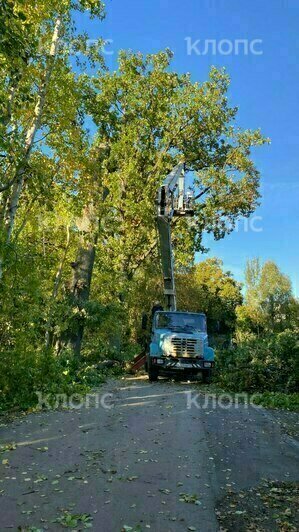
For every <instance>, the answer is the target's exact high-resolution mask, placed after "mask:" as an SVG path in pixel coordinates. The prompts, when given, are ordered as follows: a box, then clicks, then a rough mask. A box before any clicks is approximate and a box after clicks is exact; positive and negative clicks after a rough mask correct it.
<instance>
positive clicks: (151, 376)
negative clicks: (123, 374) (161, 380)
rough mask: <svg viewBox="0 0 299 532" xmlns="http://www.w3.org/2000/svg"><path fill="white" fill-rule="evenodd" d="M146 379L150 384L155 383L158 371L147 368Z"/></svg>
mask: <svg viewBox="0 0 299 532" xmlns="http://www.w3.org/2000/svg"><path fill="white" fill-rule="evenodd" d="M148 378H149V380H150V381H151V382H155V381H157V380H158V370H157V369H156V368H151V366H149V368H148Z"/></svg>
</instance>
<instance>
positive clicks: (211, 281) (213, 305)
mask: <svg viewBox="0 0 299 532" xmlns="http://www.w3.org/2000/svg"><path fill="white" fill-rule="evenodd" d="M177 292H178V294H177V295H178V306H179V308H180V309H182V310H188V311H193V312H204V313H205V314H206V315H207V318H208V329H209V332H228V331H230V332H232V331H233V330H234V327H235V322H236V307H237V306H238V305H240V304H241V303H242V294H241V285H240V284H239V283H237V282H236V281H235V279H233V277H232V276H231V274H230V272H224V271H223V263H222V261H221V260H219V259H216V258H213V259H207V260H205V261H202V262H200V263H198V264H196V265H195V266H193V267H192V268H191V269H190V270H189V271H187V272H186V273H181V274H179V275H178V279H177Z"/></svg>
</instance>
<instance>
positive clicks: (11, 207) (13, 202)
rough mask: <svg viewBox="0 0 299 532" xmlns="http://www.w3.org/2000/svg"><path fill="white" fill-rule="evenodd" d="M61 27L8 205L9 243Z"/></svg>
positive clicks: (55, 36) (55, 33)
mask: <svg viewBox="0 0 299 532" xmlns="http://www.w3.org/2000/svg"><path fill="white" fill-rule="evenodd" d="M60 27H61V18H60V17H59V18H57V19H56V22H55V26H54V31H53V35H52V41H51V47H50V51H49V56H48V61H47V65H46V69H45V72H44V76H43V80H42V83H41V86H40V88H39V92H38V97H37V102H36V105H35V109H34V118H33V121H32V124H31V126H30V128H29V129H28V131H27V133H26V138H25V146H24V157H23V159H22V162H21V164H20V165H19V166H18V168H17V170H16V173H15V176H14V180H13V181H14V183H13V187H12V191H11V195H10V198H9V200H8V203H7V208H6V213H5V222H4V223H5V233H6V240H7V242H9V241H10V239H11V235H12V231H13V228H14V223H15V217H16V212H17V209H18V205H19V199H20V195H21V192H22V188H23V184H24V174H25V171H26V165H27V163H28V160H29V157H30V154H31V151H32V147H33V143H34V140H35V136H36V133H37V131H38V129H39V127H40V124H41V119H42V114H43V110H44V104H45V98H46V93H47V87H48V84H49V81H50V78H51V74H52V71H53V67H54V62H55V57H56V54H57V49H58V44H59V33H60Z"/></svg>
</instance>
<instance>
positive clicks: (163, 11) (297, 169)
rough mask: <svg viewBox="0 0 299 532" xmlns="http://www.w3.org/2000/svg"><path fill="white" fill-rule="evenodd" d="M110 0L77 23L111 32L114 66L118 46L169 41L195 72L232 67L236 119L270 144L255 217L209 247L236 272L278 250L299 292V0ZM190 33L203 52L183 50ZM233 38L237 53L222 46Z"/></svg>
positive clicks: (260, 161)
mask: <svg viewBox="0 0 299 532" xmlns="http://www.w3.org/2000/svg"><path fill="white" fill-rule="evenodd" d="M106 5H107V17H106V19H105V21H104V22H102V23H99V22H98V21H94V22H87V19H86V18H85V17H82V15H81V16H80V17H77V27H78V30H82V29H84V30H86V31H88V33H89V35H90V37H91V38H97V37H99V36H103V37H104V38H105V39H111V40H112V42H111V44H110V45H109V48H107V49H108V50H109V51H110V52H111V55H107V56H106V61H107V64H108V65H109V66H110V67H111V68H112V69H115V68H116V60H117V52H118V50H120V49H128V48H129V49H132V50H133V51H141V52H143V53H153V52H157V51H158V50H161V49H164V48H166V47H169V48H170V49H171V50H173V52H174V53H175V56H174V60H173V67H172V68H173V69H175V70H177V71H179V72H190V73H191V75H192V78H193V79H194V80H198V81H204V80H205V79H206V78H207V75H208V72H209V69H210V66H211V65H216V66H224V67H226V68H227V71H228V73H229V74H230V76H231V87H230V99H231V103H232V104H234V105H237V106H238V107H239V115H238V123H239V125H240V126H242V127H245V128H258V127H260V128H261V129H262V131H263V133H264V134H265V135H266V136H269V137H270V138H271V145H270V146H266V147H263V148H260V149H258V150H256V151H255V152H254V154H253V158H254V161H255V162H256V164H257V166H258V168H259V170H260V172H261V174H262V180H261V193H262V198H261V206H260V207H259V209H258V210H257V211H256V213H255V215H254V216H258V218H256V219H255V221H253V225H252V224H249V226H248V227H246V225H245V227H244V225H243V224H242V223H240V225H239V230H238V231H236V232H234V233H233V234H231V235H229V236H227V237H226V238H225V239H224V240H222V241H219V242H215V241H213V240H212V239H211V238H207V239H206V242H205V243H206V244H207V246H208V247H210V250H211V251H210V253H209V256H217V257H220V258H221V259H222V260H223V262H224V266H225V268H227V269H229V270H230V271H232V273H233V274H234V275H235V277H236V278H237V279H238V280H242V279H243V272H244V267H245V264H246V260H247V259H248V258H252V257H255V256H258V257H260V258H261V259H262V260H267V259H271V260H274V261H275V262H277V264H278V265H279V267H280V268H281V269H282V271H284V272H285V273H286V274H288V275H289V276H290V278H291V280H292V283H293V287H294V290H295V293H296V294H297V296H299V273H298V259H299V245H298V241H299V179H298V173H299V150H298V145H299V130H298V128H299V125H298V123H299V95H298V92H299V91H298V85H299V39H298V28H299V2H298V0H268V1H263V0H250V2H248V0H185V1H184V2H182V0H126V1H124V0H107V2H106ZM186 38H189V39H190V41H189V42H191V43H192V44H194V43H195V42H196V41H197V40H198V39H199V40H200V42H199V43H198V45H197V47H196V48H197V50H198V51H199V52H200V54H199V55H198V53H196V48H193V51H192V53H191V54H189V55H188V54H187V44H188V43H187V40H186ZM208 40H214V41H215V46H216V54H214V53H213V50H212V47H211V45H209V51H208V52H207V53H204V51H205V44H204V43H205V41H208ZM223 40H225V41H229V42H226V43H224V42H223ZM237 40H246V41H247V43H248V47H249V48H248V53H247V54H246V53H244V45H240V48H239V54H236V53H234V52H235V49H236V46H235V43H236V41H237ZM255 40H257V41H256V42H255V43H254V41H255ZM230 43H231V44H230ZM229 47H232V48H233V53H230V54H228V55H227V54H226V55H224V54H222V53H220V52H221V50H222V51H224V52H226V51H227V50H228V48H229ZM219 50H220V52H219ZM255 51H257V52H259V53H258V54H256V53H253V52H255ZM261 52H262V53H261ZM252 226H253V227H254V226H256V227H257V228H258V230H259V231H253V230H252ZM260 229H262V230H260ZM202 258H203V257H202V256H199V257H198V260H202Z"/></svg>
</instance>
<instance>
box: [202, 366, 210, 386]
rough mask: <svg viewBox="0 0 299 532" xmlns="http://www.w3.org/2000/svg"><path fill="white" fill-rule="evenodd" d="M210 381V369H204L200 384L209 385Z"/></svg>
mask: <svg viewBox="0 0 299 532" xmlns="http://www.w3.org/2000/svg"><path fill="white" fill-rule="evenodd" d="M211 380H212V372H211V370H210V369H204V370H203V372H202V382H204V383H205V384H210V382H211Z"/></svg>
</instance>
